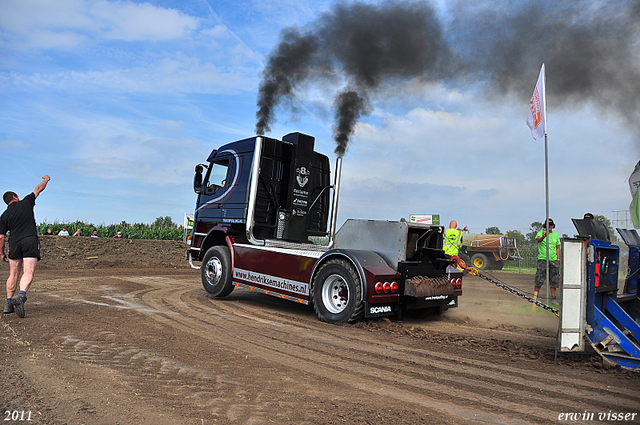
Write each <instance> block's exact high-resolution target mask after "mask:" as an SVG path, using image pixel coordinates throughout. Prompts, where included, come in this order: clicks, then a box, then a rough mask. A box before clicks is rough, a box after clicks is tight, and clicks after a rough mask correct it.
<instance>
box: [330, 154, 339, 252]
mask: <svg viewBox="0 0 640 425" xmlns="http://www.w3.org/2000/svg"><path fill="white" fill-rule="evenodd" d="M341 177H342V157H341V156H338V158H337V159H336V174H335V177H334V179H333V202H332V203H331V223H330V227H329V236H330V237H331V239H330V240H329V246H333V244H334V243H335V240H336V222H337V221H338V198H339V197H340V180H341Z"/></svg>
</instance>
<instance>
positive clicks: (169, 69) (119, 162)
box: [0, 0, 640, 235]
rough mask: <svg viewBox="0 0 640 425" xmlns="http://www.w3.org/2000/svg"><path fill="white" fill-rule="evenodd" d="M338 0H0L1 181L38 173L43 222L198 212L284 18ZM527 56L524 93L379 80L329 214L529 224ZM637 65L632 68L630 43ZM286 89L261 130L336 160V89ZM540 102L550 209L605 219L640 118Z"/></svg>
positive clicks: (536, 153) (537, 216) (243, 125)
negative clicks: (204, 183)
mask: <svg viewBox="0 0 640 425" xmlns="http://www.w3.org/2000/svg"><path fill="white" fill-rule="evenodd" d="M334 4H335V3H334V2H327V1H304V0H302V1H300V0H296V1H293V0H291V1H289V0H284V1H281V0H275V1H269V2H266V1H257V0H256V1H242V0H240V1H233V2H231V1H207V0H193V1H190V0H185V1H168V0H167V1H147V2H136V1H106V0H56V1H44V0H20V1H12V0H0V95H1V96H2V102H0V152H2V154H1V155H0V192H2V193H4V191H6V190H13V191H15V192H17V193H18V194H19V196H20V197H22V196H25V195H26V194H28V193H29V192H30V191H31V190H32V189H33V188H34V187H35V186H36V185H37V184H38V183H39V182H40V180H41V177H42V175H43V174H45V173H47V174H49V175H50V176H51V178H52V180H51V182H50V183H49V187H48V188H47V190H46V191H45V192H43V193H42V195H41V196H40V197H39V198H38V201H37V206H36V219H37V221H38V222H41V221H49V222H52V221H54V220H57V221H75V220H83V221H87V222H92V223H94V224H100V223H104V224H109V223H119V222H121V221H123V220H124V221H127V222H129V223H133V222H146V223H150V222H153V221H154V219H155V218H156V217H160V216H163V217H164V216H167V215H169V216H171V217H172V218H173V220H174V221H175V222H177V223H182V220H183V215H184V213H188V212H189V213H190V212H192V211H193V209H194V203H195V198H196V196H195V194H194V193H193V190H192V181H193V171H194V166H195V165H196V164H197V163H199V162H203V161H204V160H205V159H206V157H207V155H208V153H209V152H210V151H211V150H212V149H214V148H217V147H218V146H220V145H222V144H224V143H227V142H230V141H234V140H238V139H242V138H246V137H251V136H253V135H254V133H253V132H254V128H255V121H256V115H255V114H256V110H257V107H256V99H257V92H258V85H259V83H260V79H261V72H262V70H263V69H264V66H265V63H267V62H268V55H269V53H270V52H271V50H272V49H273V48H274V47H275V46H276V45H277V43H278V42H279V38H278V37H279V34H280V31H281V30H282V29H283V28H285V27H287V26H296V27H300V28H303V27H304V26H305V25H307V24H308V23H310V22H314V21H316V20H317V19H318V17H319V16H320V15H321V14H322V13H324V12H326V11H328V10H330V9H331V7H332V6H333V5H334ZM445 4H446V2H440V3H439V6H437V7H438V10H439V12H440V13H441V16H442V17H443V19H447V17H448V16H449V15H448V13H449V12H450V10H449V9H447V8H445V6H444V5H445ZM449 17H450V16H449ZM636 35H637V33H636ZM638 46H640V45H639V44H638V37H637V36H636V38H635V44H634V48H635V51H636V53H637V52H638V51H640V48H639V47H638ZM529 59H530V61H531V62H532V63H536V64H537V65H536V66H535V67H532V68H533V69H531V71H530V73H531V75H532V78H531V81H529V82H528V83H527V84H524V85H523V87H521V88H517V89H516V90H515V91H516V92H517V91H519V92H520V94H519V95H516V94H514V93H512V92H510V93H507V94H499V93H492V92H491V90H489V89H488V88H487V87H486V85H483V83H482V81H476V82H465V83H464V84H461V85H460V86H456V85H454V84H441V83H437V82H430V83H425V82H420V81H416V80H411V81H405V82H403V83H402V84H400V85H396V86H394V87H393V89H392V90H390V89H387V90H385V89H382V90H380V91H379V92H377V93H376V95H375V97H374V98H373V100H372V104H373V109H372V111H371V113H370V114H369V115H368V116H365V117H362V119H361V120H360V121H359V122H358V124H357V125H356V131H355V134H354V135H353V137H352V139H351V141H350V144H349V148H348V151H347V153H346V155H345V156H344V164H343V186H342V189H341V199H340V210H339V211H340V212H339V221H340V222H342V221H344V220H345V219H347V218H370V219H384V220H387V219H388V220H397V219H399V218H400V217H407V218H408V216H409V215H410V214H440V217H441V219H442V221H443V222H447V223H448V221H449V220H451V219H456V220H457V221H458V223H459V224H460V225H461V226H468V227H469V229H470V230H472V231H474V232H482V231H484V229H485V228H487V227H490V226H498V227H499V228H500V229H501V230H502V231H507V230H512V229H517V230H520V231H522V232H523V233H526V232H528V230H529V225H530V224H531V223H532V222H533V221H542V220H543V219H544V215H545V192H544V143H543V141H542V140H538V141H535V140H533V138H532V137H531V133H530V131H529V129H528V127H527V126H526V124H525V119H526V113H527V107H528V103H527V102H523V101H522V93H526V95H527V96H529V97H530V95H531V93H532V92H533V88H534V86H535V83H536V77H537V74H538V71H539V67H540V65H541V63H542V58H541V59H540V60H536V58H529ZM631 60H632V61H634V63H635V64H636V65H640V55H637V56H635V57H632V59H631ZM638 68H640V66H639V67H638ZM553 78H554V70H553V69H549V67H548V68H547V79H549V80H550V79H553ZM296 97H297V100H298V102H299V103H298V107H297V108H296V110H289V109H287V108H281V109H279V110H278V111H277V117H276V118H277V120H276V121H275V123H274V124H273V125H272V126H271V129H272V131H271V132H270V133H269V134H268V135H269V136H271V137H276V138H280V137H281V136H282V135H284V134H287V133H290V132H294V131H299V132H303V133H307V134H311V135H313V136H314V137H316V150H318V151H321V152H323V153H325V154H327V155H329V156H330V157H331V158H332V163H333V162H334V158H335V155H334V154H333V149H334V141H333V138H332V126H333V115H332V111H331V106H332V97H331V95H330V94H328V93H327V92H326V90H324V89H322V88H319V87H313V86H312V85H310V86H309V87H306V88H304V89H301V90H300V91H298V92H297V93H296ZM525 97H526V96H525ZM548 108H549V109H548V123H549V124H548V125H549V179H550V212H551V213H550V215H551V217H553V218H554V220H555V221H556V225H557V230H558V231H559V232H560V233H567V234H570V235H572V234H574V233H575V231H574V228H573V226H572V224H571V221H570V219H571V218H572V217H574V218H576V217H582V214H584V213H585V212H587V211H589V212H593V213H595V214H601V215H604V216H606V217H608V218H610V219H613V218H614V215H613V213H612V211H615V210H625V209H627V208H628V205H629V202H630V201H631V197H630V194H629V188H628V181H627V179H628V177H629V174H630V173H631V171H632V170H633V167H634V165H635V164H636V163H637V162H638V160H639V159H640V151H639V149H638V146H639V144H638V141H639V134H638V126H637V125H636V126H635V128H632V127H633V126H630V125H629V123H628V122H627V121H625V119H624V118H622V117H620V116H619V115H618V114H616V113H615V112H609V111H606V110H603V108H602V107H600V106H599V105H597V104H594V103H592V102H589V101H586V102H578V101H576V102H574V103H573V104H567V103H566V102H565V103H563V104H562V105H560V104H554V103H553V101H552V100H551V97H550V100H549V104H548Z"/></svg>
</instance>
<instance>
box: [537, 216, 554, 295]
mask: <svg viewBox="0 0 640 425" xmlns="http://www.w3.org/2000/svg"><path fill="white" fill-rule="evenodd" d="M555 227H556V226H555V224H554V223H553V220H552V219H549V236H548V237H547V229H546V226H545V228H544V229H542V230H540V231H539V232H538V234H537V235H536V241H538V262H537V265H536V277H535V281H534V286H535V289H534V297H535V298H538V293H540V288H541V287H542V285H543V284H544V283H545V282H546V280H547V241H549V287H550V291H551V299H552V300H553V301H555V300H556V289H557V288H558V287H559V286H560V236H559V235H558V233H557V232H554V231H553V229H554V228H555Z"/></svg>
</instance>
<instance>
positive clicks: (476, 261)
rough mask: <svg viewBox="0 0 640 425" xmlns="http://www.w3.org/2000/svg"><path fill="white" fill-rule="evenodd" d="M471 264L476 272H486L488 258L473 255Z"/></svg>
mask: <svg viewBox="0 0 640 425" xmlns="http://www.w3.org/2000/svg"><path fill="white" fill-rule="evenodd" d="M471 264H472V265H473V267H475V268H476V269H478V270H486V269H487V268H488V267H489V264H491V263H490V262H489V257H487V256H486V255H484V254H473V256H472V257H471Z"/></svg>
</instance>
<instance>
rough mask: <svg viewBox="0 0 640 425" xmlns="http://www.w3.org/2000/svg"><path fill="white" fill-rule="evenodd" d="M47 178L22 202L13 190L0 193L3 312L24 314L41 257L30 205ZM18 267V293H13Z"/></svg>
mask: <svg viewBox="0 0 640 425" xmlns="http://www.w3.org/2000/svg"><path fill="white" fill-rule="evenodd" d="M49 180H51V177H49V175H48V174H45V175H44V177H42V181H41V182H40V184H38V185H37V186H36V188H35V189H33V192H31V193H30V194H28V195H27V196H25V197H24V199H23V200H22V201H21V200H20V198H18V195H16V194H15V193H14V192H6V193H5V194H4V196H3V199H4V202H5V203H6V204H7V210H6V211H5V212H4V213H3V214H2V215H1V216H0V249H1V250H0V254H1V256H2V261H4V262H5V263H6V262H7V259H6V257H7V256H6V255H5V253H4V239H5V235H6V233H7V232H9V278H8V279H7V302H6V304H5V306H4V313H13V312H14V311H15V313H16V315H17V316H18V317H24V303H25V301H27V291H28V290H29V286H31V282H32V281H33V273H34V272H35V271H36V264H38V260H39V259H40V243H39V241H38V230H37V228H36V219H35V216H34V215H33V207H34V206H35V205H36V198H37V197H38V195H40V192H42V191H43V190H44V189H45V187H47V183H49ZM21 269H22V278H21V279H20V292H19V293H18V294H17V295H15V292H16V288H17V286H18V277H19V276H20V270H21Z"/></svg>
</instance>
